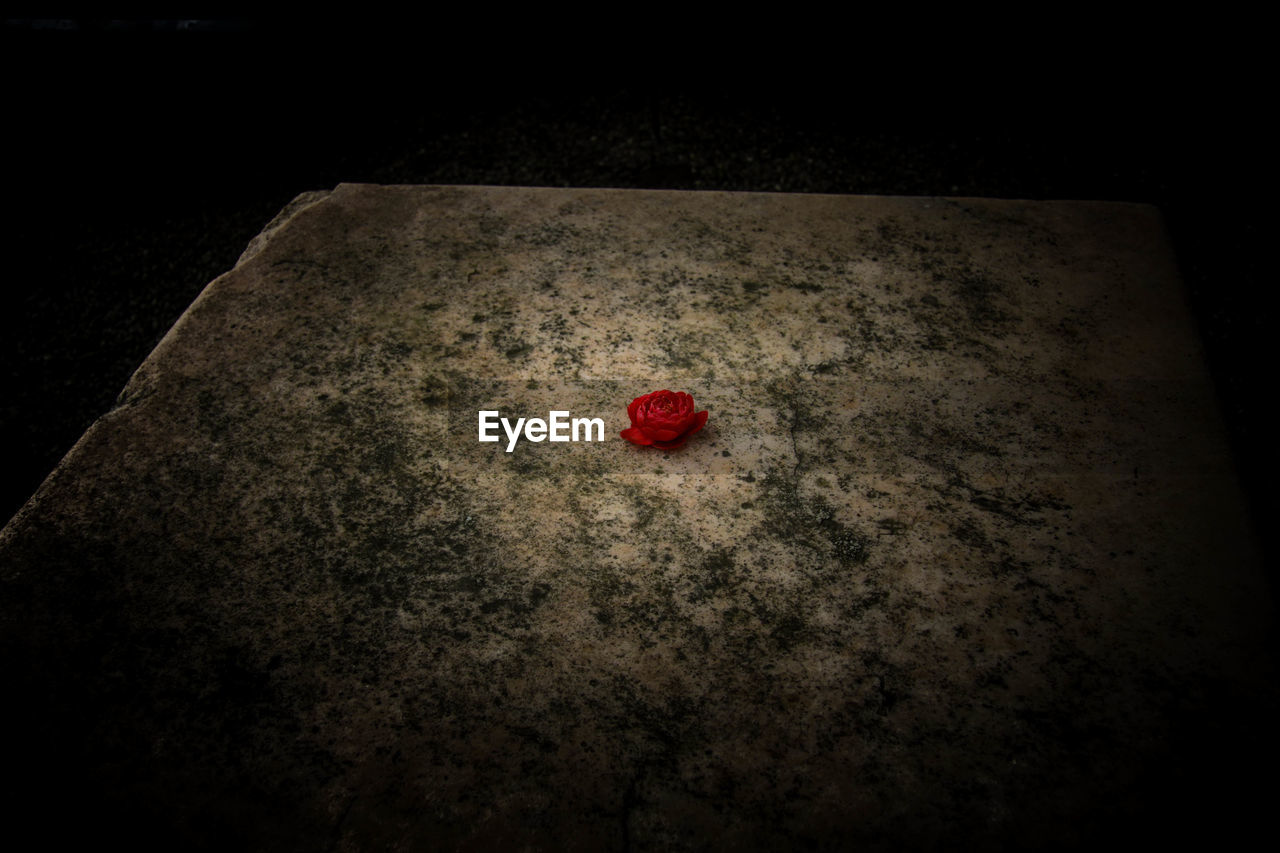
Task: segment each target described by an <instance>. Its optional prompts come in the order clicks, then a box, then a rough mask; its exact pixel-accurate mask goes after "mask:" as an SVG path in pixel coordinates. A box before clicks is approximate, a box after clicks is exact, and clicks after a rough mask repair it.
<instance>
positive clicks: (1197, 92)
mask: <svg viewBox="0 0 1280 853" xmlns="http://www.w3.org/2000/svg"><path fill="white" fill-rule="evenodd" d="M504 23H505V24H506V26H505V27H504V28H503V29H502V32H501V33H498V32H496V29H495V24H494V22H493V21H488V22H486V21H473V22H469V23H462V24H459V23H458V22H452V23H449V24H445V23H443V22H441V21H433V20H428V19H422V20H413V21H406V20H391V19H361V20H350V19H342V20H336V19H335V20H322V21H316V20H307V21H299V20H296V19H284V18H275V19H262V18H216V19H196V20H188V21H180V20H176V19H174V20H155V19H131V20H109V19H86V18H73V19H49V18H10V19H6V20H4V22H3V30H2V31H0V39H2V42H0V48H2V50H0V57H2V58H0V71H2V72H3V79H4V80H5V81H6V95H5V103H4V107H3V111H4V115H5V119H4V121H3V126H4V130H3V131H2V134H3V135H2V136H0V138H2V139H3V143H2V144H3V164H4V170H5V176H6V181H5V194H6V201H7V202H8V207H9V214H10V215H9V217H8V219H9V220H10V223H9V224H8V225H7V226H6V227H5V229H4V232H3V233H4V238H5V254H6V258H5V264H4V266H3V267H2V269H3V270H4V279H5V280H4V286H3V294H2V297H0V298H2V299H3V302H2V303H0V318H2V319H0V365H2V369H0V383H3V385H2V388H0V447H2V448H4V450H5V451H6V453H5V462H4V477H3V488H2V489H0V519H8V518H9V517H10V516H11V515H12V513H14V512H16V511H17V509H18V508H19V507H20V506H21V505H22V503H23V502H25V500H26V499H27V498H28V497H29V496H30V495H31V493H32V492H33V491H34V490H35V489H36V488H37V487H38V486H39V484H40V482H41V481H42V480H43V478H44V477H45V476H46V475H47V474H48V473H49V471H50V470H51V469H52V468H53V467H54V465H56V464H57V462H58V460H59V459H60V458H61V457H62V455H63V454H64V453H65V452H66V451H67V450H68V449H69V448H70V447H71V445H72V444H73V443H74V442H75V440H76V439H77V438H78V437H79V436H80V434H81V433H82V432H83V431H84V430H85V429H86V428H87V427H88V426H89V425H90V424H91V423H92V422H93V421H94V420H95V419H96V418H97V417H99V416H100V415H101V414H103V413H104V412H105V411H107V410H108V409H109V408H110V407H111V406H112V404H113V402H114V400H115V397H116V394H117V393H118V392H119V390H120V389H121V388H122V387H123V386H124V384H125V382H126V381H127V380H128V378H129V376H130V375H131V373H132V372H133V370H134V369H135V368H136V367H137V366H138V364H139V363H140V362H141V361H142V360H143V359H144V358H145V357H146V355H147V354H148V353H149V352H150V351H151V349H152V348H153V347H154V346H155V344H156V343H157V342H158V341H159V339H160V337H161V336H162V335H163V334H164V333H165V331H166V330H167V329H168V328H169V327H170V325H172V323H173V322H174V321H175V320H176V319H177V318H178V316H179V315H180V314H181V313H182V311H183V310H184V309H185V308H186V306H187V305H188V304H189V303H190V302H191V301H192V300H193V299H194V298H195V296H196V295H197V294H198V293H199V292H200V289H201V288H202V287H203V286H204V285H205V284H206V283H208V282H209V281H210V280H211V279H213V278H214V277H215V276H217V275H218V274H220V273H222V272H224V271H226V270H228V269H230V268H231V267H232V266H233V265H234V263H235V261H236V258H237V257H238V256H239V254H240V252H241V251H242V250H243V249H244V247H245V245H246V244H247V243H248V241H249V240H250V239H251V238H252V237H253V236H254V235H255V234H256V233H258V231H259V230H260V229H261V228H262V226H263V225H264V224H265V223H266V222H267V221H269V220H270V219H271V217H272V216H273V215H274V214H275V213H276V212H277V211H278V210H279V209H280V208H281V207H283V206H284V205H285V204H286V203H287V202H288V201H289V200H290V199H291V198H293V197H294V196H295V195H297V194H298V193H299V192H302V191H304V190H312V189H328V188H332V187H333V186H335V185H336V184H337V183H339V182H340V181H369V182H378V183H461V184H512V185H535V186H608V187H644V188H674V189H689V190H698V189H719V190H754V191H767V192H775V191H780V192H802V193H810V192H820V193H873V194H904V195H959V196H991V197H1001V198H1032V199H1061V198H1081V199H1107V200H1119V201H1134V202H1147V203H1151V204H1155V205H1158V206H1159V207H1160V209H1161V210H1162V211H1163V213H1164V215H1165V217H1166V221H1167V224H1168V227H1169V231H1170V234H1171V236H1172V240H1173V244H1174V248H1175V250H1176V253H1177V257H1178V261H1179V264H1180V267H1181V270H1182V273H1183V276H1184V279H1185V281H1186V283H1187V285H1188V299H1189V302H1190V307H1191V309H1192V312H1193V314H1194V316H1195V318H1196V321H1197V323H1198V324H1199V329H1200V331H1201V335H1202V339H1203V341H1204V346H1205V350H1206V354H1207V359H1208V364H1209V366H1210V369H1211V371H1212V375H1213V379H1214V382H1215V384H1216V387H1217V391H1218V394H1219V400H1220V403H1221V408H1222V412H1223V415H1224V420H1225V423H1226V426H1227V429H1228V433H1229V436H1230V440H1231V444H1232V449H1233V452H1234V454H1235V459H1236V462H1237V467H1238V471H1239V474H1240V477H1241V482H1242V485H1243V488H1244V490H1245V492H1246V495H1247V496H1248V499H1249V501H1250V504H1251V507H1252V512H1253V515H1254V520H1255V525H1256V528H1257V529H1258V530H1259V531H1265V530H1266V529H1267V527H1268V523H1269V521H1270V519H1272V518H1274V517H1275V515H1276V510H1277V508H1278V507H1277V501H1276V498H1275V496H1274V493H1273V491H1272V490H1271V483H1272V482H1273V478H1274V474H1275V472H1276V465H1275V453H1274V449H1273V446H1272V443H1271V442H1270V441H1269V437H1270V435H1269V434H1270V431H1269V430H1268V429H1267V425H1266V423H1265V421H1264V414H1263V406H1264V400H1265V398H1266V395H1267V392H1268V391H1269V390H1270V388H1271V386H1272V382H1271V380H1270V372H1269V367H1270V365H1271V361H1272V359H1271V358H1270V346H1269V343H1270V341H1269V336H1270V330H1271V320H1272V318H1273V317H1274V314H1273V313H1272V311H1271V309H1270V305H1269V304H1268V300H1267V298H1266V296H1267V294H1266V291H1267V290H1269V287H1267V286H1266V285H1269V284H1270V281H1271V276H1270V275H1269V274H1264V272H1263V271H1264V269H1267V268H1266V267H1265V266H1264V263H1265V260H1266V258H1265V255H1266V250H1267V249H1268V248H1269V244H1270V240H1269V237H1270V234H1271V228H1270V225H1269V218H1268V219H1267V221H1264V216H1263V202H1264V200H1265V199H1266V198H1267V197H1268V195H1269V192H1270V188H1271V184H1272V180H1271V170H1270V163H1269V159H1270V156H1271V149H1272V148H1273V146H1274V137H1273V135H1272V132H1271V130H1270V129H1269V128H1268V127H1265V126H1264V125H1265V124H1266V122H1264V116H1266V115H1267V114H1268V113H1270V112H1272V111H1273V109H1272V107H1273V104H1272V103H1271V101H1272V100H1273V99H1272V98H1270V97H1267V96H1266V92H1265V90H1264V86H1263V82H1262V79H1263V78H1262V75H1261V68H1262V62H1263V60H1262V57H1263V56H1264V54H1263V53H1262V52H1261V51H1254V50H1252V49H1251V45H1250V39H1251V36H1250V35H1249V34H1248V33H1247V32H1244V31H1246V30H1248V29H1249V28H1248V27H1247V26H1246V25H1244V24H1242V25H1241V26H1240V27H1239V28H1238V29H1236V30H1224V29H1222V28H1215V26H1214V25H1213V24H1212V22H1205V21H1198V22H1195V23H1194V25H1189V26H1188V27H1187V28H1186V31H1184V32H1181V33H1178V32H1174V33H1170V32H1169V31H1168V30H1162V31H1161V35H1160V37H1159V38H1157V37H1156V36H1155V35H1154V34H1153V33H1149V32H1146V31H1145V30H1144V29H1142V26H1141V25H1139V26H1138V27H1137V28H1136V29H1130V30H1128V31H1126V32H1119V33H1117V32H1115V29H1114V27H1113V26H1111V24H1110V23H1109V24H1108V26H1107V27H1099V31H1100V32H1109V33H1111V35H1110V36H1109V37H1105V38H1104V37H1101V36H1099V35H1097V33H1096V32H1094V31H1093V29H1092V25H1090V24H1086V25H1084V26H1073V25H1070V24H1065V23H1063V22H1055V23H1052V25H1046V26H1041V27H1039V28H1035V29H1027V30H1025V31H1023V32H1021V33H1020V37H1019V39H1018V41H1017V42H1016V43H1014V44H1011V43H1008V42H1007V41H1006V42H1001V41H998V40H989V41H980V40H978V39H977V38H975V37H974V36H972V35H971V34H968V33H966V34H964V35H963V36H962V34H961V33H960V32H956V33H950V32H944V33H943V34H941V35H939V34H937V33H936V32H934V33H932V34H930V35H924V34H922V33H921V32H917V31H916V30H914V29H902V28H899V29H885V28H880V29H877V28H876V27H875V26H874V25H873V24H872V23H871V22H866V25H865V26H864V27H863V28H862V29H859V30H857V31H854V32H850V31H847V30H844V29H840V30H836V29H835V28H833V27H832V25H831V22H825V21H809V22H806V23H805V24H804V25H803V26H802V27H798V28H797V27H795V26H790V27H789V26H788V25H786V24H778V25H776V26H775V24H777V22H773V21H769V22H765V26H764V27H763V28H762V30H761V31H758V32H746V31H743V30H737V31H729V30H726V29H723V28H718V27H717V26H715V25H714V24H713V25H712V26H710V27H708V28H699V29H698V30H697V32H696V33H694V32H692V31H689V32H686V28H683V27H678V26H676V25H675V24H674V23H673V22H672V21H670V20H667V21H660V22H657V23H655V22H654V21H653V20H648V21H645V22H643V23H641V22H638V21H631V22H628V23H627V24H626V25H625V26H622V25H615V26H606V27H602V28H601V29H600V31H598V32H596V33H595V34H594V35H593V37H592V38H590V39H583V38H577V39H574V38H570V37H568V36H566V35H565V32H564V31H563V30H562V29H561V26H560V22H557V21H548V20H543V19H536V18H535V19H530V20H528V21H509V20H507V21H504ZM1166 23H1167V22H1166ZM687 29H689V30H692V27H688V28H687ZM943 29H944V30H945V29H946V27H943ZM979 29H980V28H979ZM1152 45H1155V46H1152ZM1268 272H1269V269H1268ZM1264 275H1265V277H1264ZM1262 538H1263V541H1264V545H1266V547H1267V549H1268V553H1269V554H1271V553H1273V552H1272V549H1271V546H1270V544H1269V540H1268V539H1267V538H1266V537H1262ZM1273 577H1274V576H1273Z"/></svg>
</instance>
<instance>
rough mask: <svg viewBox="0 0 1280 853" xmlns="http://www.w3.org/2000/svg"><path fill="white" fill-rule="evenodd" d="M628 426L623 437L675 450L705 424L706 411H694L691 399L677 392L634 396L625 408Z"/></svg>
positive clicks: (635, 441)
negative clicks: (629, 419) (628, 420)
mask: <svg viewBox="0 0 1280 853" xmlns="http://www.w3.org/2000/svg"><path fill="white" fill-rule="evenodd" d="M627 416H628V417H630V418H631V426H630V427H629V428H628V429H624V430H623V431H622V437H623V438H625V439H626V440H627V441H630V442H633V443H635V444H652V445H653V446H654V447H659V448H662V449H663V450H675V449H676V448H677V447H681V446H683V445H684V443H685V442H686V441H688V440H689V437H690V436H692V435H693V434H694V433H695V432H697V431H698V430H700V429H702V427H703V425H704V424H706V422H707V413H706V412H705V411H702V412H695V411H694V410H693V398H692V397H690V396H689V395H688V394H686V393H684V392H683V391H680V392H678V393H675V394H673V393H671V392H670V391H654V392H653V393H652V394H645V395H644V396H643V397H636V398H635V399H634V400H632V401H631V405H629V406H627Z"/></svg>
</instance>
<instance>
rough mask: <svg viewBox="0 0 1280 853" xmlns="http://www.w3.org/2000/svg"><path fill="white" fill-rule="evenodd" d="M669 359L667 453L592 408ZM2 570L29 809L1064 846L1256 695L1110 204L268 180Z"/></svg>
mask: <svg viewBox="0 0 1280 853" xmlns="http://www.w3.org/2000/svg"><path fill="white" fill-rule="evenodd" d="M660 388H670V389H672V390H684V391H688V392H690V393H692V394H693V395H694V397H695V399H696V400H697V402H698V404H699V407H700V408H706V409H708V410H709V411H710V413H711V414H710V420H709V422H708V425H707V427H706V429H705V430H703V432H702V433H700V434H699V435H698V436H696V437H695V438H694V440H693V441H691V442H690V443H689V444H688V445H687V446H686V447H685V448H683V449H681V450H679V451H674V452H669V453H668V452H662V451H659V450H655V449H653V448H641V447H637V446H634V445H631V444H628V443H627V442H625V441H623V440H622V439H620V438H619V437H618V432H619V431H620V430H621V429H623V428H624V427H626V426H628V422H627V419H626V413H625V408H626V404H627V403H628V402H629V401H630V400H631V399H632V398H633V397H636V396H638V395H640V394H643V393H646V392H649V391H653V390H656V389H660ZM482 409H496V410H499V411H501V412H502V414H503V415H504V416H510V417H512V418H513V419H514V418H515V417H535V416H536V417H546V413H547V412H548V411H550V410H552V409H562V410H568V411H571V412H572V413H573V415H574V416H584V417H601V418H603V419H604V420H605V421H606V424H607V434H606V440H605V441H603V442H596V441H593V442H585V441H584V442H578V443H572V442H570V443H558V444H551V443H549V442H543V443H540V444H534V443H530V442H527V441H525V442H522V443H520V444H519V445H517V446H516V448H515V449H514V450H513V451H512V452H506V450H505V442H503V443H499V444H490V443H481V442H479V441H478V440H477V412H478V411H479V410H482ZM0 559H2V563H0V565H2V572H3V574H2V576H0V583H2V587H0V608H3V610H2V611H0V642H2V643H3V645H2V646H0V650H2V652H3V656H4V657H3V662H4V667H5V672H4V678H5V683H6V685H7V692H8V693H9V697H10V702H11V703H12V705H13V708H12V709H11V711H10V712H9V713H10V714H11V715H13V717H14V721H13V722H12V725H14V726H21V728H11V729H10V730H11V731H23V732H24V733H25V734H24V736H23V738H22V742H23V744H22V747H21V749H19V750H18V753H19V756H20V757H19V759H18V761H17V765H16V766H17V767H18V768H19V771H18V772H19V773H20V774H26V775H25V777H24V778H29V779H36V780H39V782H40V783H39V784H34V783H33V784H32V785H31V786H30V790H29V791H28V793H27V795H26V796H25V799H22V800H20V801H19V802H21V803H24V804H25V807H26V808H32V809H34V808H35V807H38V806H44V805H49V804H51V803H52V804H54V805H57V806H59V807H61V808H65V809H67V810H70V811H73V812H79V813H84V814H88V815H92V817H93V820H94V821H96V823H95V824H94V826H96V827H99V828H101V829H102V831H103V832H107V833H110V832H119V833H127V834H128V833H131V834H134V835H137V834H141V835H142V836H143V837H149V838H152V839H153V840H156V841H159V842H165V843H172V842H175V841H177V842H180V843H182V844H185V845H187V846H196V847H203V846H207V847H224V846H227V845H232V846H237V847H241V848H247V849H275V850H278V849H316V848H317V847H331V848H333V849H373V848H377V849H421V848H423V847H431V848H439V849H486V850H489V849H514V848H519V849H584V850H610V849H612V850H639V849H685V848H698V849H701V848H704V847H707V846H712V847H716V848H726V849H730V848H732V849H784V848H794V847H818V848H828V847H846V846H858V847H860V848H864V847H871V848H872V849H878V848H880V847H884V848H885V849H895V848H900V847H902V846H927V847H932V846H935V845H942V844H955V843H958V842H961V841H969V842H974V843H978V844H984V845H995V846H999V845H1003V844H1014V845H1017V844H1020V843H1042V842H1043V841H1045V840H1046V839H1053V840H1055V841H1058V842H1062V843H1066V844H1070V843H1071V842H1072V840H1085V839H1087V838H1089V837H1091V836H1090V833H1091V832H1096V831H1100V830H1099V827H1103V826H1104V825H1105V822H1106V821H1107V820H1109V819H1111V818H1116V817H1117V816H1118V817H1119V818H1125V817H1126V816H1129V817H1133V818H1134V819H1135V820H1136V819H1140V818H1141V817H1142V815H1144V814H1147V813H1148V811H1144V809H1148V807H1149V806H1150V803H1149V802H1148V801H1149V799H1150V798H1151V797H1152V796H1158V795H1152V794H1150V793H1149V791H1150V790H1151V787H1150V786H1151V785H1152V774H1153V773H1154V774H1157V775H1158V774H1160V773H1162V772H1164V771H1165V770H1169V771H1170V772H1179V771H1182V770H1185V769H1186V767H1185V766H1184V765H1183V764H1181V763H1179V762H1180V758H1179V757H1178V754H1179V753H1178V748H1177V744H1178V742H1179V740H1178V739H1179V738H1180V737H1181V736H1182V734H1181V727H1183V726H1185V724H1186V721H1187V720H1195V719H1198V717H1197V716H1196V715H1197V713H1199V710H1201V709H1203V708H1204V707H1205V705H1206V703H1207V702H1209V700H1208V699H1206V698H1205V697H1206V696H1207V695H1209V694H1213V695H1218V696H1222V695H1226V696H1230V697H1233V701H1237V700H1238V701H1240V702H1242V703H1247V702H1254V701H1261V700H1263V699H1265V698H1266V697H1267V696H1270V694H1269V693H1268V692H1267V691H1268V689H1269V688H1268V686H1267V685H1268V684H1269V682H1268V681H1267V679H1266V677H1265V675H1263V673H1265V672H1267V670H1266V669H1265V667H1266V665H1267V664H1266V657H1265V637H1266V631H1267V630H1268V627H1269V624H1270V620H1271V612H1270V608H1269V604H1268V597H1267V592H1266V586H1265V583H1264V581H1263V579H1262V576H1261V574H1260V571H1259V563H1258V556H1257V552H1256V549H1255V548H1254V545H1253V540H1252V539H1251V535H1250V532H1249V531H1248V529H1247V527H1246V523H1245V513H1244V511H1243V509H1242V507H1241V503H1240V500H1239V496H1238V490H1237V488H1236V484H1235V482H1234V481H1233V479H1232V476H1231V466H1230V462H1229V458H1228V455H1227V451H1226V447H1225V443H1224V439H1223V435H1222V430H1221V427H1220V424H1219V422H1218V420H1217V415H1216V412H1215V408H1214V401H1213V397H1212V391H1211V388H1210V385H1209V383H1208V380H1207V377H1206V373H1205V370H1204V367H1203V364H1202V359H1201V354H1200V351H1199V349H1198V346H1197V345H1196V336H1195V330H1194V328H1193V326H1192V325H1191V323H1190V320H1189V317H1188V313H1187V311H1186V308H1185V305H1184V303H1183V293H1182V290H1181V286H1180V283H1179V280H1178V277H1177V272H1176V268H1175V266H1174V263H1173V260H1172V254H1171V252H1170V249H1169V246H1168V243H1167V240H1166V237H1165V234H1164V230H1163V227H1162V223H1161V221H1160V217H1159V214H1158V212H1157V211H1155V210H1154V209H1152V208H1149V207H1144V206H1137V205H1128V204H1116V203H1094V202H1023V201H994V200H980V199H929V198H883V197H837V196H800V195H780V194H777V195H775V194H730V193H685V192H656V191H655V192H649V191H621V190H566V189H522V188H496V187H491V188H481V187H403V186H401V187H382V186H368V185H347V184H344V185H341V186H339V187H338V188H337V189H335V190H333V191H332V192H319V193H309V194H305V195H304V196H301V197H299V199H297V200H296V201H295V202H294V203H293V204H292V205H291V206H290V207H289V208H287V209H286V210H285V211H283V212H282V213H281V215H280V216H279V217H278V218H277V219H276V220H275V221H274V222H273V223H272V224H271V225H270V226H269V227H268V228H267V229H266V231H264V233H263V234H262V235H261V236H260V237H259V238H258V239H256V240H255V241H254V243H253V244H252V245H251V246H250V247H249V249H248V250H246V252H245V254H244V256H243V257H242V258H241V260H240V262H239V264H238V265H237V266H236V268H235V269H233V270H232V271H230V272H228V273H227V274H226V275H224V276H222V277H220V278H218V279H217V280H216V281H214V282H213V283H211V284H210V285H209V286H208V287H207V288H206V290H205V291H204V292H203V293H202V295H201V296H200V297H199V299H198V300H197V301H196V302H195V303H194V304H193V305H192V306H191V307H190V309H189V310H188V311H187V312H186V314H185V315H184V316H183V317H182V319H181V320H180V321H179V322H178V323H177V325H175V327H174V328H173V329H172V331H171V332H170V333H169V334H168V336H167V337H166V338H165V339H164V341H163V342H162V343H161V344H160V346H159V347H158V348H157V349H156V351H155V352H154V353H153V354H152V355H151V357H150V358H148V359H147V361H146V362H145V363H144V364H143V365H142V366H141V368H140V369H139V370H138V372H137V374H136V375H135V376H134V377H133V379H132V380H131V381H130V383H129V385H128V387H126V388H125V389H124V391H123V393H122V394H121V396H120V399H119V402H118V405H117V406H116V408H115V409H113V410H112V411H111V412H110V413H108V414H107V415H105V416H104V417H103V418H102V419H101V420H100V421H98V422H97V423H96V424H95V425H94V426H93V427H92V428H91V429H90V430H89V431H88V432H87V433H86V434H85V435H84V437H83V438H82V440H81V441H80V442H79V444H77V445H76V447H75V448H74V450H73V451H72V452H71V453H70V454H69V455H68V456H67V458H66V459H65V460H64V461H63V462H62V464H61V465H60V466H59V467H58V469H57V470H56V471H55V472H54V473H53V474H52V475H51V476H50V478H49V479H48V481H47V482H46V483H45V484H44V486H43V487H42V488H41V489H40V491H39V492H38V493H37V494H36V495H35V496H34V498H33V499H32V500H31V501H30V502H29V503H28V505H27V506H26V507H25V508H24V509H23V511H22V512H21V513H19V515H18V516H17V517H15V519H14V520H13V522H12V523H11V524H10V525H9V526H8V527H6V528H5V530H4V532H3V534H0ZM1156 789H1157V790H1163V789H1161V788H1159V786H1158V785H1157V788H1156Z"/></svg>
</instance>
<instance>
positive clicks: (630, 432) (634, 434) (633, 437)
mask: <svg viewBox="0 0 1280 853" xmlns="http://www.w3.org/2000/svg"><path fill="white" fill-rule="evenodd" d="M620 435H621V436H622V437H623V438H625V439H626V440H627V441H630V442H632V443H634V444H644V445H648V444H653V439H651V438H649V436H647V435H645V434H644V432H643V431H642V430H640V429H637V428H636V427H628V428H627V429H624V430H623V431H622V432H621V433H620Z"/></svg>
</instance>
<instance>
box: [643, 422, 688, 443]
mask: <svg viewBox="0 0 1280 853" xmlns="http://www.w3.org/2000/svg"><path fill="white" fill-rule="evenodd" d="M640 430H641V431H642V432H643V433H644V434H645V435H647V436H649V438H651V439H653V442H654V443H655V444H657V443H658V442H659V441H675V440H676V439H677V438H679V437H680V436H681V434H682V433H683V432H684V430H679V429H672V428H670V427H665V426H653V425H651V424H644V425H643V426H641V427H640Z"/></svg>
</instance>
